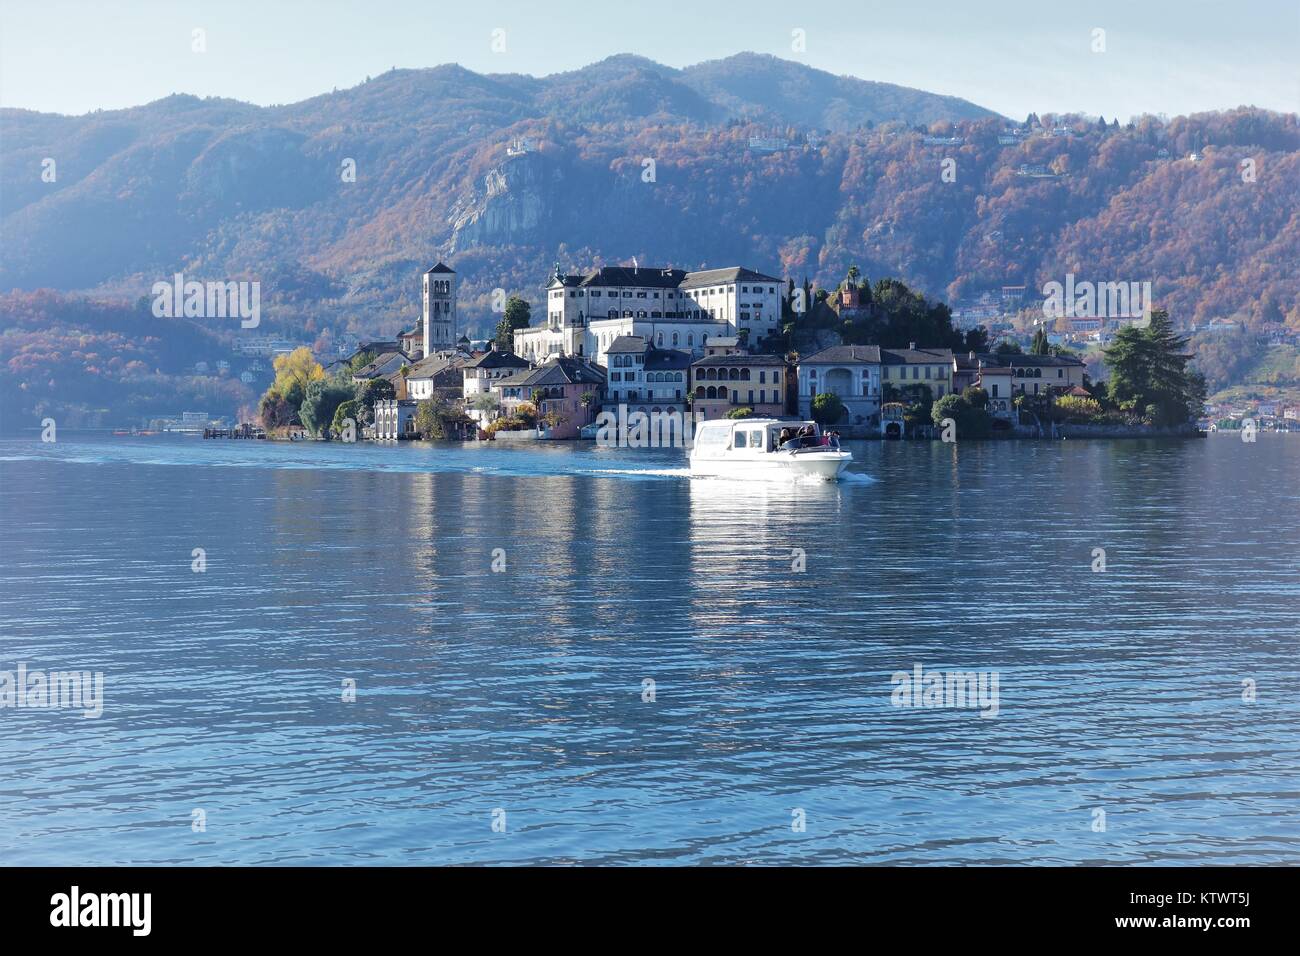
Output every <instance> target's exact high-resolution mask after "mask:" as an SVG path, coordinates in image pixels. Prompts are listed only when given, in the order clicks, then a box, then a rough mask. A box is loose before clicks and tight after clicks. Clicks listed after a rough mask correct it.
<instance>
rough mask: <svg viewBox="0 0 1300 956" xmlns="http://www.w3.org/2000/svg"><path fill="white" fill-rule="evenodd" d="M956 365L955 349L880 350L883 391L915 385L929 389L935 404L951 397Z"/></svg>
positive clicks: (912, 347)
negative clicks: (953, 351)
mask: <svg viewBox="0 0 1300 956" xmlns="http://www.w3.org/2000/svg"><path fill="white" fill-rule="evenodd" d="M956 372H957V362H956V359H955V358H954V357H953V354H952V349H918V348H917V347H916V345H915V344H912V345H911V346H910V347H909V348H905V349H886V348H882V349H881V350H880V385H881V388H882V389H887V388H891V387H892V388H895V389H898V390H899V391H903V390H905V389H907V388H909V387H912V386H925V387H927V388H929V389H930V398H931V400H932V401H938V400H939V399H941V398H943V397H944V396H945V395H950V394H952V391H953V375H954V374H955V373H956Z"/></svg>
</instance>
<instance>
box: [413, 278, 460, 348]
mask: <svg viewBox="0 0 1300 956" xmlns="http://www.w3.org/2000/svg"><path fill="white" fill-rule="evenodd" d="M423 281H424V288H423V289H421V293H422V299H423V303H424V354H425V355H426V356H428V355H432V354H433V353H434V352H439V351H442V350H444V349H452V348H455V347H456V273H455V272H454V271H453V270H451V269H449V268H447V267H446V266H445V265H443V264H442V263H441V262H439V263H438V264H437V265H436V266H434V267H433V268H432V269H430V270H429V271H428V272H426V273H425V274H424V280H423Z"/></svg>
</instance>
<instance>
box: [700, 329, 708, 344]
mask: <svg viewBox="0 0 1300 956" xmlns="http://www.w3.org/2000/svg"><path fill="white" fill-rule="evenodd" d="M700 344H701V345H708V344H709V333H708V332H701V333H700Z"/></svg>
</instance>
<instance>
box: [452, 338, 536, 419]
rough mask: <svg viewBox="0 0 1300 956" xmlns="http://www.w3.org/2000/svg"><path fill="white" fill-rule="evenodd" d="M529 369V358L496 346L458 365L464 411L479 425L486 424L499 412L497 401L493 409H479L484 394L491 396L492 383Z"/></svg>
mask: <svg viewBox="0 0 1300 956" xmlns="http://www.w3.org/2000/svg"><path fill="white" fill-rule="evenodd" d="M527 368H528V361H527V360H526V359H522V358H520V357H519V356H518V355H515V354H514V353H513V352H498V351H497V350H496V349H495V348H493V349H491V350H490V351H487V352H484V353H483V354H482V355H480V356H479V357H478V358H476V359H474V360H473V361H470V362H466V363H465V364H464V365H463V366H462V367H461V377H462V392H463V394H464V398H465V412H466V414H468V415H469V417H470V418H472V419H474V421H476V422H478V424H479V425H480V426H482V425H486V424H487V423H488V422H490V421H491V420H492V419H494V418H496V417H497V416H498V415H499V414H500V402H499V400H498V401H497V402H496V403H495V404H496V408H480V407H477V406H478V404H479V403H482V402H483V401H484V399H483V396H484V395H492V386H493V385H494V384H495V383H497V382H499V381H500V380H501V379H503V378H509V377H510V376H511V375H514V374H516V373H517V372H521V371H524V370H525V369H527Z"/></svg>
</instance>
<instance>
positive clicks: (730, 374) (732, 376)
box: [727, 368, 740, 382]
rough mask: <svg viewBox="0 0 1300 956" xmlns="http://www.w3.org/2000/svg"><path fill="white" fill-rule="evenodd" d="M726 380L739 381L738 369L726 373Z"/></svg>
mask: <svg viewBox="0 0 1300 956" xmlns="http://www.w3.org/2000/svg"><path fill="white" fill-rule="evenodd" d="M727 378H728V379H729V380H731V381H733V382H738V381H740V369H738V368H733V369H732V370H731V371H729V372H728V373H727Z"/></svg>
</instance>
